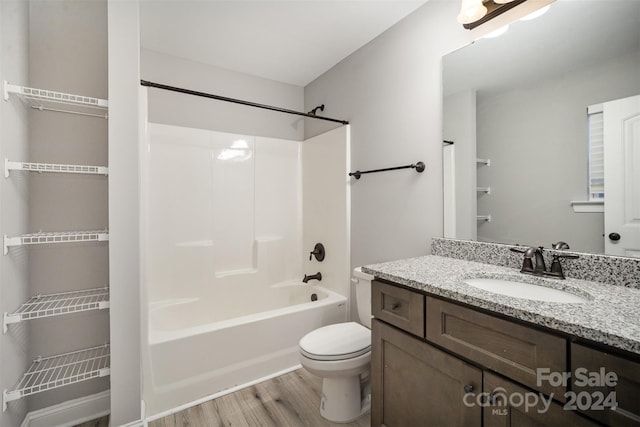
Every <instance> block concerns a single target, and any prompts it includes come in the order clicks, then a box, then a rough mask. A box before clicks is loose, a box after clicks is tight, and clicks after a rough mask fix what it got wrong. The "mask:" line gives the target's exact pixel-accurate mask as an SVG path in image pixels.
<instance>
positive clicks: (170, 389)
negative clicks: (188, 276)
mask: <svg viewBox="0 0 640 427" xmlns="http://www.w3.org/2000/svg"><path fill="white" fill-rule="evenodd" d="M236 293H237V295H235V296H234V295H229V294H224V293H223V294H222V295H225V297H224V301H211V300H208V299H206V298H184V299H181V300H178V301H165V302H162V303H155V304H153V305H152V306H151V307H150V308H149V336H148V339H149V353H148V358H149V369H148V372H149V374H150V379H151V381H150V382H146V388H147V390H146V391H145V403H146V406H147V415H148V416H150V417H153V415H157V414H161V413H166V412H167V411H170V410H172V409H174V408H177V407H180V406H184V405H186V404H188V403H190V402H194V401H196V400H198V399H201V398H203V397H205V396H209V395H212V394H216V393H219V392H221V391H223V390H225V389H228V388H231V387H234V386H238V385H242V384H246V383H250V382H252V381H255V380H257V379H260V378H264V377H268V376H270V375H273V374H274V373H277V372H281V371H286V370H287V369H292V368H294V367H296V366H297V365H298V341H299V340H300V338H301V337H302V336H303V335H305V334H306V333H307V332H309V331H311V330H313V329H316V328H318V327H321V326H324V325H329V324H333V323H338V322H344V321H346V318H347V299H346V298H345V297H343V296H341V295H338V294H336V293H335V292H332V291H329V290H328V289H325V288H322V287H319V286H311V285H307V284H302V283H299V282H289V283H282V284H278V285H274V286H271V287H265V290H264V291H262V292H259V293H256V292H255V291H252V292H247V293H244V294H243V293H242V291H240V292H236ZM312 294H316V295H317V297H318V300H317V301H311V295H312ZM251 313H253V314H251ZM149 388H151V390H149Z"/></svg>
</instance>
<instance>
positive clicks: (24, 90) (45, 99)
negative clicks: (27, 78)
mask: <svg viewBox="0 0 640 427" xmlns="http://www.w3.org/2000/svg"><path fill="white" fill-rule="evenodd" d="M11 94H14V95H17V96H18V97H20V98H21V99H23V100H24V101H26V102H27V103H28V104H29V105H30V106H31V107H32V108H35V109H37V110H40V111H56V112H60V113H72V114H81V115H85V116H95V117H102V118H105V119H106V118H108V116H107V114H106V111H107V110H108V109H109V101H107V100H106V99H100V98H92V97H90V96H82V95H74V94H71V93H63V92H55V91H52V90H45V89H36V88H32V87H26V86H18V85H13V84H10V83H9V82H7V81H6V80H5V81H4V100H5V101H7V100H9V96H10V95H11ZM60 104H62V105H66V106H67V108H70V109H60V108H55V105H60ZM52 105H53V106H54V107H52ZM101 111H102V112H103V113H100V112H101Z"/></svg>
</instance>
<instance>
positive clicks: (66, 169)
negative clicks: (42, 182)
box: [4, 159, 109, 178]
mask: <svg viewBox="0 0 640 427" xmlns="http://www.w3.org/2000/svg"><path fill="white" fill-rule="evenodd" d="M12 170H16V171H29V172H52V173H82V174H92V175H109V168H107V167H104V166H86V165H62V164H57V163H32V162H12V161H10V160H9V159H4V177H5V178H9V172H10V171H12Z"/></svg>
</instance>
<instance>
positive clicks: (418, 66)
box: [305, 0, 471, 266]
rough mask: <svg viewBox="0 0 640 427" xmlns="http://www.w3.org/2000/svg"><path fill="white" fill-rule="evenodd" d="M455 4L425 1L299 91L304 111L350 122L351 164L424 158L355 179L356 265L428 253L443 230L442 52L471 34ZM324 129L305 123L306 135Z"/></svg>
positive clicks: (363, 167)
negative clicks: (412, 167)
mask: <svg viewBox="0 0 640 427" xmlns="http://www.w3.org/2000/svg"><path fill="white" fill-rule="evenodd" d="M459 7H460V3H459V2H458V1H437V0H432V1H429V2H428V3H426V4H425V5H424V6H422V7H421V8H420V9H418V10H417V11H416V12H414V13H413V14H411V15H410V16H408V17H407V18H405V19H404V20H403V21H401V22H399V23H398V24H397V25H396V26H394V27H392V28H391V29H389V30H388V31H386V32H385V33H384V34H382V35H381V36H379V37H378V38H376V39H375V40H373V41H372V42H370V43H369V44H367V45H366V46H364V47H363V48H361V49H359V50H358V51H357V52H355V53H354V54H352V55H351V56H349V57H348V58H346V59H345V60H343V61H342V62H340V63H339V64H337V65H336V66H335V67H333V68H332V69H331V70H329V71H327V72H326V73H325V74H323V75H322V76H320V77H319V78H318V79H316V80H315V81H313V82H312V83H311V84H309V85H308V86H307V87H306V88H305V109H306V110H308V109H310V108H312V107H313V106H315V105H319V104H325V111H324V114H326V115H327V116H330V117H336V118H341V119H345V120H349V121H350V124H351V169H352V170H356V169H359V170H366V169H377V168H383V167H391V166H400V165H405V164H410V163H415V162H417V161H424V162H425V163H426V171H425V172H423V173H422V174H418V173H416V172H415V171H409V170H403V171H393V172H386V173H380V174H371V175H365V176H363V177H362V179H360V180H359V181H357V182H353V183H352V186H351V194H352V197H351V206H352V215H351V230H352V245H351V263H352V266H358V265H363V264H368V263H372V262H377V261H386V260H391V259H398V258H406V257H411V256H417V255H424V254H426V253H428V252H429V245H430V238H431V237H432V236H442V227H443V226H442V124H441V117H442V108H441V105H442V99H441V97H442V95H441V92H442V88H441V86H442V84H441V58H442V55H444V54H446V53H448V52H450V51H452V50H454V49H456V48H458V47H460V46H462V45H464V44H465V43H467V41H468V40H470V38H471V34H470V33H469V32H468V31H466V30H464V29H463V28H462V26H460V25H459V24H458V23H457V22H456V16H457V14H458V12H459ZM324 129H326V125H323V124H322V123H319V122H318V121H311V120H307V123H306V125H305V134H306V136H307V137H309V136H312V135H317V134H318V133H320V132H322V130H324Z"/></svg>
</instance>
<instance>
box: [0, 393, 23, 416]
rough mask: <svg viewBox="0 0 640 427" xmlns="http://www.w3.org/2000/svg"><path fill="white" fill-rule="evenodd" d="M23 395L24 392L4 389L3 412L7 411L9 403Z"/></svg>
mask: <svg viewBox="0 0 640 427" xmlns="http://www.w3.org/2000/svg"><path fill="white" fill-rule="evenodd" d="M21 397H22V393H20V392H19V391H7V389H4V391H3V392H2V412H6V411H7V404H8V403H9V402H13V401H14V400H18V399H20V398H21Z"/></svg>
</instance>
